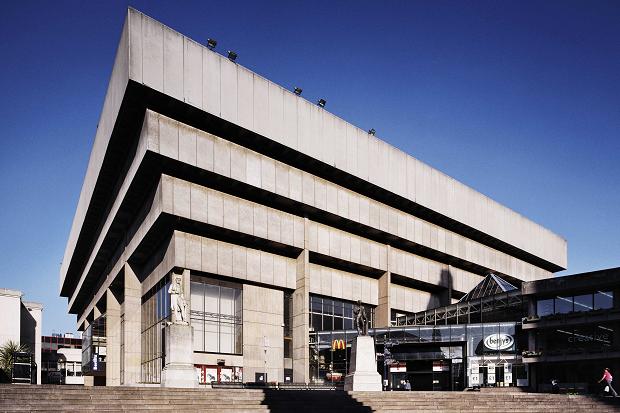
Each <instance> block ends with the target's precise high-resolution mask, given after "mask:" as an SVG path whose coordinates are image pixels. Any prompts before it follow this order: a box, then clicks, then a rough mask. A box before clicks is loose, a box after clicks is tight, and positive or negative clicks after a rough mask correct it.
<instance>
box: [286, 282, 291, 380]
mask: <svg viewBox="0 0 620 413" xmlns="http://www.w3.org/2000/svg"><path fill="white" fill-rule="evenodd" d="M292 357H293V293H292V292H288V291H285V292H284V358H292ZM291 377H292V376H291Z"/></svg>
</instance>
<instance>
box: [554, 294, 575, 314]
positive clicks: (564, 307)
mask: <svg viewBox="0 0 620 413" xmlns="http://www.w3.org/2000/svg"><path fill="white" fill-rule="evenodd" d="M571 311H573V297H560V296H558V297H555V313H556V314H567V313H570V312H571Z"/></svg>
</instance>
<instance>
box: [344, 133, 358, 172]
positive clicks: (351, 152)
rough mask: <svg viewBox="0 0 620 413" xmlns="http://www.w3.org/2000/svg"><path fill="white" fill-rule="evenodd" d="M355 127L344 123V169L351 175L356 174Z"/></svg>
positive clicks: (356, 139)
mask: <svg viewBox="0 0 620 413" xmlns="http://www.w3.org/2000/svg"><path fill="white" fill-rule="evenodd" d="M357 133H358V131H357V128H356V127H354V126H353V125H351V124H349V123H347V124H345V134H346V136H347V156H346V161H347V165H346V169H347V170H348V171H349V172H350V173H351V174H353V175H358V169H357V165H358V164H357V144H358V143H357V141H358V138H357Z"/></svg>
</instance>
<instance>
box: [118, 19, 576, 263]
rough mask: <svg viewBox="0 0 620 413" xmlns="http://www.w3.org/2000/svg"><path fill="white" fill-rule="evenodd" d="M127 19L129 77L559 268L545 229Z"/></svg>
mask: <svg viewBox="0 0 620 413" xmlns="http://www.w3.org/2000/svg"><path fill="white" fill-rule="evenodd" d="M127 21H128V23H127V24H128V26H129V55H130V61H129V77H130V78H131V79H132V80H134V81H136V82H139V83H143V84H145V85H147V86H149V87H151V88H153V89H155V90H158V91H160V92H163V93H165V94H167V95H169V96H172V97H173V98H176V99H178V100H180V101H184V102H187V103H189V104H190V105H193V106H195V107H197V108H199V109H202V110H204V111H206V112H209V113H212V114H214V115H216V116H219V117H221V118H222V119H225V120H227V121H230V122H233V123H235V124H238V125H240V126H242V127H244V128H246V129H249V130H251V131H254V132H256V133H258V134H261V135H263V136H266V137H268V138H270V139H272V140H274V141H276V142H279V143H281V144H283V145H286V146H289V147H290V148H292V149H295V150H298V151H300V152H302V153H305V154H307V155H309V156H312V157H314V158H316V159H318V160H320V161H323V162H325V163H326V164H329V165H335V166H336V167H337V168H338V169H341V170H343V171H345V172H347V173H350V174H351V175H354V176H356V177H358V178H361V179H363V180H366V181H368V182H370V183H373V184H375V185H377V186H379V187H382V188H385V189H387V190H389V191H391V192H393V193H395V194H397V195H400V196H403V197H405V198H408V199H410V200H412V201H414V202H416V203H418V204H420V205H423V206H425V207H428V208H430V209H432V210H434V211H437V212H439V213H441V214H443V215H445V216H448V217H451V218H453V219H455V220H457V221H459V222H463V223H465V224H467V225H469V226H471V227H473V228H476V229H479V230H480V231H482V232H485V233H487V234H489V235H491V236H493V237H496V238H498V239H501V240H503V241H505V242H508V243H509V244H512V245H515V246H517V247H519V248H521V249H523V250H525V251H528V252H531V253H533V254H534V255H537V256H540V257H543V258H545V259H547V260H548V261H550V262H554V263H557V264H558V265H560V266H563V267H566V241H565V240H563V239H562V238H560V237H559V236H557V235H555V234H553V233H552V232H551V231H549V230H547V229H546V228H543V227H541V226H539V225H537V224H535V223H534V222H532V221H530V220H528V219H527V218H525V217H523V216H522V215H520V214H518V213H516V212H514V211H511V210H510V209H508V208H506V207H504V206H502V205H500V204H498V203H497V202H495V201H493V200H491V199H489V198H487V197H485V196H484V195H482V194H480V193H478V192H476V191H475V190H473V189H471V188H469V187H467V186H466V185H463V184H462V183H460V182H458V181H456V180H454V179H453V178H451V177H449V176H447V175H445V174H443V173H442V172H440V171H438V170H436V169H434V168H432V167H430V166H428V165H426V164H424V163H422V162H420V161H418V160H417V159H415V158H413V157H411V156H409V155H408V154H406V153H404V152H402V151H400V150H398V149H397V148H394V147H393V146H391V145H389V144H387V143H386V142H383V141H381V140H380V139H378V138H376V137H375V136H372V135H369V134H368V133H367V132H366V131H364V130H361V129H359V128H356V127H355V126H353V125H351V124H348V123H346V122H345V121H344V120H342V119H340V118H337V117H336V116H334V115H332V114H331V113H329V112H327V111H325V110H324V109H321V108H318V107H317V106H316V105H315V104H314V103H312V102H309V101H307V100H305V99H303V98H301V97H299V96H295V95H294V94H293V93H292V92H290V91H288V90H286V89H284V88H282V87H280V86H278V85H275V84H274V83H272V82H270V81H268V80H267V79H265V78H263V77H262V76H260V75H258V74H256V73H253V72H251V71H249V70H247V69H245V68H244V67H242V66H240V65H238V64H235V63H233V62H230V61H229V60H228V59H226V58H225V57H224V56H221V55H219V54H217V53H215V52H213V51H210V50H209V49H207V48H206V47H204V46H202V45H199V44H198V43H196V42H194V41H192V40H191V39H189V38H187V37H185V36H183V35H181V34H180V33H178V32H175V31H174V30H172V29H170V28H168V27H166V26H164V25H162V24H161V23H159V22H157V21H155V20H153V19H151V18H149V17H148V16H145V15H143V14H141V13H139V12H137V11H134V10H130V11H129V15H128V20H127ZM164 51H166V53H164ZM222 90H225V91H227V92H226V93H221V91H222ZM377 159H379V160H380V162H376V160H377ZM464 206H465V207H464Z"/></svg>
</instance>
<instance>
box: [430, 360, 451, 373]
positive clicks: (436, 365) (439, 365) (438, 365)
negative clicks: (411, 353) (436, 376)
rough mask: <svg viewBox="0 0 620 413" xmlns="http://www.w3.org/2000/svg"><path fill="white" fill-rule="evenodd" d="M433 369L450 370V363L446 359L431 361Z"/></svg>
mask: <svg viewBox="0 0 620 413" xmlns="http://www.w3.org/2000/svg"><path fill="white" fill-rule="evenodd" d="M433 371H450V365H449V364H448V362H446V361H441V360H439V361H433Z"/></svg>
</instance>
